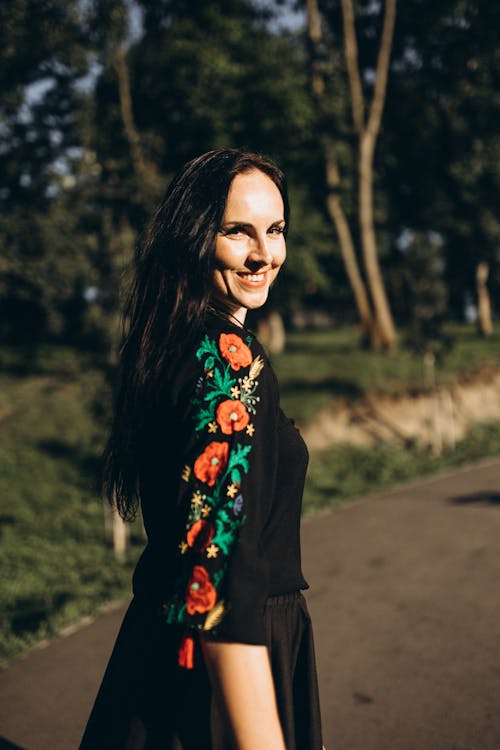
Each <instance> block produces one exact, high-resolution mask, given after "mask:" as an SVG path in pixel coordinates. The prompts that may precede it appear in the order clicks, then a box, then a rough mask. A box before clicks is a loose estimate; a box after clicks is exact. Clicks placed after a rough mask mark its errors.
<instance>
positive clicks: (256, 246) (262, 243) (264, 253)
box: [250, 233, 273, 263]
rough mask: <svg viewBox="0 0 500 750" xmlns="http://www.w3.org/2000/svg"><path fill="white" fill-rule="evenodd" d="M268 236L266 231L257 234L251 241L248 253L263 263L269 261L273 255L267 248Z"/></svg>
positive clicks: (253, 258)
mask: <svg viewBox="0 0 500 750" xmlns="http://www.w3.org/2000/svg"><path fill="white" fill-rule="evenodd" d="M268 243H269V238H268V236H267V233H266V234H264V235H261V234H257V235H255V237H254V238H253V242H252V250H251V253H250V258H251V259H252V260H259V261H261V262H264V263H271V261H272V259H273V255H272V253H271V250H270V248H269V244H268Z"/></svg>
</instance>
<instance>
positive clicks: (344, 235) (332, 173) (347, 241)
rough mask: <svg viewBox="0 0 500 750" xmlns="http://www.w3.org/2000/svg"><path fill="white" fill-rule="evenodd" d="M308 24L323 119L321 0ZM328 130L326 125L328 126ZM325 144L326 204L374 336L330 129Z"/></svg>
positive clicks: (313, 3) (367, 332)
mask: <svg viewBox="0 0 500 750" xmlns="http://www.w3.org/2000/svg"><path fill="white" fill-rule="evenodd" d="M307 25H308V37H309V50H310V68H311V89H312V93H313V97H314V100H315V103H316V107H317V112H318V115H319V117H320V119H321V120H324V119H326V118H325V106H324V90H325V82H324V76H323V71H322V68H321V62H320V56H319V54H318V52H319V47H320V45H321V43H322V38H323V37H322V30H321V18H320V13H319V8H318V2H317V0H307ZM324 130H325V131H326V128H324ZM321 148H322V153H323V159H324V164H325V178H326V186H327V190H328V193H327V199H326V208H327V211H328V215H329V216H330V220H331V221H332V223H333V225H334V227H335V230H336V232H337V237H338V241H339V245H340V252H341V255H342V261H343V263H344V268H345V271H346V274H347V278H348V280H349V283H350V285H351V289H352V292H353V296H354V302H355V305H356V309H357V312H358V316H359V320H360V325H361V330H362V333H363V336H364V337H365V338H366V339H369V340H372V336H373V329H374V321H373V315H372V312H371V308H370V301H369V298H368V293H367V291H366V287H365V283H364V281H363V278H362V276H361V272H360V269H359V264H358V260H357V257H356V250H355V246H354V241H353V237H352V233H351V229H350V226H349V222H348V220H347V217H346V215H345V211H344V209H343V207H342V203H341V200H340V172H339V168H338V163H337V158H336V154H335V148H334V145H333V141H332V138H331V137H329V136H328V135H327V134H326V132H324V133H323V135H322V138H321Z"/></svg>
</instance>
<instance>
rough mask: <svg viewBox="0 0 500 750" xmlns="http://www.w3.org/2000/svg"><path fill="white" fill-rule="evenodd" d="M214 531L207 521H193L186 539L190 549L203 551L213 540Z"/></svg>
mask: <svg viewBox="0 0 500 750" xmlns="http://www.w3.org/2000/svg"><path fill="white" fill-rule="evenodd" d="M214 534H215V529H214V527H213V525H212V524H211V523H210V522H209V521H195V523H194V524H193V525H192V526H191V528H190V529H189V531H188V533H187V536H186V539H187V543H188V545H189V546H190V547H196V548H197V549H200V550H204V549H206V548H207V547H208V545H209V544H210V542H211V541H212V539H213V538H214Z"/></svg>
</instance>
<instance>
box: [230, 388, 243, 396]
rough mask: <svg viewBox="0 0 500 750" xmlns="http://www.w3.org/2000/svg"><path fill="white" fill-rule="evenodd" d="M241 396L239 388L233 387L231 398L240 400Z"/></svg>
mask: <svg viewBox="0 0 500 750" xmlns="http://www.w3.org/2000/svg"><path fill="white" fill-rule="evenodd" d="M240 396H241V391H240V389H239V388H238V386H237V385H233V387H232V388H231V398H239V397H240Z"/></svg>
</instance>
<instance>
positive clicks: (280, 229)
mask: <svg viewBox="0 0 500 750" xmlns="http://www.w3.org/2000/svg"><path fill="white" fill-rule="evenodd" d="M284 231H285V227H271V228H270V230H269V234H278V235H279V234H283V232H284Z"/></svg>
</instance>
